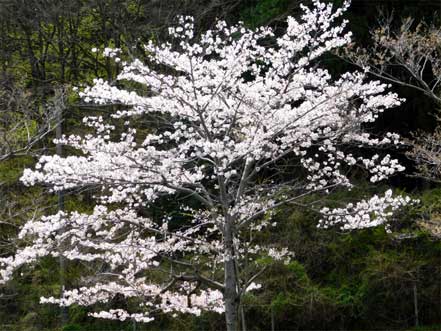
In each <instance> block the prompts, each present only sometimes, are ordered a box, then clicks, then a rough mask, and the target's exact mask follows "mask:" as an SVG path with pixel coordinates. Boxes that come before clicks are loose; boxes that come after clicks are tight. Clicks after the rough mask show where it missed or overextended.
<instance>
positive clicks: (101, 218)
mask: <svg viewBox="0 0 441 331" xmlns="http://www.w3.org/2000/svg"><path fill="white" fill-rule="evenodd" d="M314 5H315V6H314V8H312V9H308V8H305V7H303V16H302V18H301V22H298V21H296V20H295V19H294V18H292V17H290V18H288V19H287V29H286V32H285V34H283V35H282V36H281V37H275V36H274V34H273V32H272V30H271V29H270V28H260V29H258V30H256V31H251V30H248V29H247V28H245V27H244V26H242V25H241V24H239V25H235V26H227V25H226V23H224V22H222V21H220V22H218V23H217V25H216V28H215V29H214V30H212V31H207V32H205V33H204V34H202V35H201V36H200V37H196V36H194V33H193V19H192V18H191V17H181V18H180V19H179V21H178V24H177V26H175V27H173V28H170V29H169V32H170V35H171V37H172V38H174V39H175V42H174V43H173V44H172V43H165V44H162V45H155V44H154V43H149V44H147V45H146V46H145V49H146V52H147V53H148V54H149V63H148V64H147V65H146V64H143V63H141V61H139V60H137V59H135V60H133V61H131V62H130V63H125V64H124V69H123V71H122V73H121V74H120V75H119V77H118V82H117V85H115V86H111V85H110V84H109V83H108V82H105V81H103V80H102V79H97V80H95V85H94V86H92V87H89V88H86V89H85V90H84V91H83V92H82V97H83V98H84V100H85V101H86V102H95V103H98V104H118V105H123V106H124V105H125V106H126V108H125V110H118V111H115V112H114V113H113V114H112V116H111V117H112V119H110V120H108V121H107V120H104V119H103V118H102V117H91V116H89V117H85V118H84V124H85V125H87V126H89V127H90V128H91V130H92V131H93V132H94V133H93V134H89V135H86V136H84V137H79V136H69V137H64V138H63V139H62V141H61V142H62V143H63V144H65V145H67V146H70V147H73V148H76V149H78V150H79V151H81V154H80V156H68V157H64V158H62V157H59V156H56V155H54V156H43V157H41V158H40V160H39V162H38V164H37V165H36V168H35V170H29V169H27V170H25V172H24V174H23V177H22V180H23V182H24V183H26V184H28V185H34V184H36V183H44V184H46V185H50V186H51V187H52V188H53V190H54V191H58V190H70V189H73V188H78V187H81V188H85V187H95V188H96V187H99V188H101V190H100V194H99V195H98V196H97V205H96V207H95V209H94V211H93V213H92V214H91V215H89V214H81V213H78V212H73V213H69V214H68V213H63V212H59V213H58V214H56V215H52V216H47V217H44V218H42V219H41V220H38V221H36V220H32V221H29V222H28V223H27V224H25V225H24V227H23V228H22V230H21V232H20V234H19V237H20V238H26V239H27V240H28V244H27V245H26V246H23V247H22V248H20V249H18V250H17V252H16V254H15V256H10V257H6V258H2V259H1V260H0V263H1V266H2V270H1V280H2V281H3V282H4V281H6V280H7V279H9V278H10V277H11V276H12V275H13V273H14V270H16V269H18V268H19V267H20V266H22V265H24V264H28V263H33V262H35V261H36V260H37V259H38V258H40V257H42V256H46V255H52V256H58V254H60V252H61V254H62V255H63V256H64V257H65V258H66V259H70V260H80V261H85V262H90V263H93V262H96V261H100V262H101V263H104V266H105V268H103V269H102V270H99V271H98V272H97V275H96V277H94V278H93V280H94V281H93V282H91V283H89V284H85V286H84V287H81V288H78V289H73V290H71V291H66V292H65V293H64V296H63V297H62V298H59V299H56V298H42V299H41V301H42V302H50V303H57V304H60V305H62V306H64V305H71V304H80V305H94V304H95V303H102V302H108V301H110V300H112V299H113V298H115V297H116V296H118V297H121V296H122V297H125V298H127V299H129V300H131V301H132V302H138V303H139V305H138V306H137V307H138V310H137V311H130V312H129V311H126V310H123V309H111V310H108V311H97V312H94V313H92V314H91V315H92V316H95V317H98V318H108V319H116V320H126V319H134V320H136V321H141V322H149V321H152V320H153V319H154V316H155V314H157V313H158V312H163V313H172V314H176V313H192V314H196V315H199V314H200V313H201V311H202V310H209V311H215V312H219V313H225V318H226V327H227V329H228V330H235V329H236V328H237V319H238V318H237V311H238V308H239V305H240V301H241V298H242V296H243V295H244V293H245V292H247V291H250V290H252V289H256V288H259V286H260V284H256V283H255V281H257V280H258V277H260V276H261V275H262V274H263V273H264V271H265V269H264V268H263V269H260V270H259V269H258V264H257V263H252V262H253V261H254V262H256V260H257V259H258V258H260V257H262V256H267V257H269V258H272V259H273V260H282V261H289V259H290V257H291V256H292V254H291V252H289V251H288V250H287V249H286V248H284V247H280V245H277V243H268V244H265V242H262V241H261V240H260V241H259V240H258V238H259V236H256V235H254V236H253V232H257V231H265V230H267V231H268V230H269V229H270V228H271V227H273V226H277V224H275V223H274V222H273V221H272V220H271V214H272V212H273V211H274V210H275V208H277V207H278V206H281V205H283V204H285V203H288V202H296V201H301V199H302V198H303V197H305V196H306V195H309V194H312V193H314V194H315V195H316V196H321V195H326V194H327V193H329V192H330V191H331V190H335V189H351V187H352V184H351V182H350V180H349V178H348V177H347V175H346V174H347V170H348V169H349V168H350V167H352V166H354V165H357V166H361V167H363V168H364V169H366V173H367V174H369V176H370V180H371V181H372V182H377V181H380V180H383V179H385V178H387V177H388V176H390V175H392V174H394V173H395V172H397V171H402V170H404V168H403V167H402V166H400V165H399V164H398V162H397V161H396V160H393V159H392V158H391V157H390V156H389V155H384V154H383V155H378V154H376V155H373V156H372V157H369V158H366V157H365V156H360V155H362V154H361V153H360V155H357V154H355V153H356V151H357V150H360V147H362V146H368V147H370V148H372V147H375V146H380V147H385V146H386V145H389V144H397V143H399V137H398V136H397V135H395V134H392V133H388V134H387V135H386V136H385V137H384V138H382V139H378V138H374V137H371V135H370V134H369V133H368V132H365V131H364V128H365V127H366V125H365V124H366V123H371V122H374V121H375V119H376V118H377V117H378V115H379V114H380V113H381V112H383V111H384V110H385V109H388V108H391V107H394V106H396V105H398V104H400V100H399V99H398V97H397V96H396V95H395V94H393V93H387V92H385V90H386V88H387V86H386V85H384V84H381V83H379V82H376V81H368V82H366V81H365V74H364V73H360V72H355V73H345V74H343V75H341V77H339V78H338V79H333V78H332V77H331V76H330V74H329V73H328V71H327V70H325V69H321V68H319V66H318V65H317V64H318V59H319V58H320V56H321V55H322V54H324V53H325V52H327V51H329V50H331V49H334V48H337V47H341V46H343V45H345V44H347V43H348V42H350V33H345V32H344V28H345V25H346V22H345V21H343V20H341V15H342V14H343V12H344V11H345V9H346V8H347V7H348V3H345V4H344V6H343V8H340V9H337V10H333V8H332V6H331V5H325V4H322V3H320V2H319V1H315V2H314ZM106 53H107V54H108V55H109V56H111V57H115V60H116V61H120V59H119V58H118V57H117V56H118V50H106ZM124 86H130V87H131V89H129V88H128V89H124V88H123V87H124ZM134 87H137V89H136V91H137V92H135V91H134ZM140 87H142V88H140ZM139 91H143V92H142V93H141V92H139ZM140 119H144V120H149V121H151V123H152V126H151V128H150V131H149V132H148V133H147V134H146V133H145V132H144V133H142V134H141V131H139V132H137V131H136V129H135V128H134V126H135V124H136V122H137V121H139V120H140ZM122 122H124V128H120V127H117V126H118V125H117V124H118V123H122ZM121 130H122V131H123V133H121ZM348 150H350V151H351V152H347V151H348ZM381 150H382V151H384V148H382V149H381ZM383 153H384V152H383ZM364 154H366V153H365V151H364ZM286 169H295V172H292V171H291V172H288V171H287V170H286ZM165 197H172V198H173V201H174V202H173V204H177V205H178V206H179V208H180V211H181V212H182V215H185V216H181V217H180V218H179V219H178V218H176V217H174V216H172V214H170V215H162V216H161V217H159V216H158V215H157V214H158V212H157V211H156V212H155V213H149V210H152V209H153V208H154V207H155V206H157V205H158V204H159V203H160V202H163V201H164V198H165ZM168 201H171V199H169V200H168ZM408 202H409V200H408V199H406V198H403V197H400V196H398V197H393V196H392V192H391V191H390V190H388V191H386V192H385V193H384V195H380V196H373V197H367V198H366V200H363V201H360V202H358V203H356V204H348V205H347V206H346V207H344V208H338V209H329V208H323V209H322V210H321V212H322V215H323V217H322V220H321V221H320V224H319V226H321V227H328V226H341V227H342V228H343V229H346V230H351V229H357V228H364V227H370V226H376V225H379V224H382V223H384V222H386V221H387V218H388V217H389V216H391V215H392V213H393V211H394V210H396V209H397V208H399V207H400V206H403V205H405V204H406V203H408ZM176 213H177V211H175V212H174V214H173V215H175V214H176ZM148 215H155V217H153V216H152V217H150V218H149V217H148ZM250 261H251V262H250ZM98 277H101V279H98ZM97 279H98V280H97Z"/></svg>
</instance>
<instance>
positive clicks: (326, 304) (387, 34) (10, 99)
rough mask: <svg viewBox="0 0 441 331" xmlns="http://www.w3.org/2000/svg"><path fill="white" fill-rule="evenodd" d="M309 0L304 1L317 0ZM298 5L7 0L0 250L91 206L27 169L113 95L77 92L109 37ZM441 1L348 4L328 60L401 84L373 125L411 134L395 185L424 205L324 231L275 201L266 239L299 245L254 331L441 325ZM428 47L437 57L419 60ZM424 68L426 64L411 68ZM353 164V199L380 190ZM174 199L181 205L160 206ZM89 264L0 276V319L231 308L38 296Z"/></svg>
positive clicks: (88, 195) (274, 282) (57, 326)
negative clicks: (388, 221) (369, 223)
mask: <svg viewBox="0 0 441 331" xmlns="http://www.w3.org/2000/svg"><path fill="white" fill-rule="evenodd" d="M302 2H303V3H304V4H308V0H304V1H302ZM328 2H329V1H328ZM332 2H333V3H335V4H336V5H341V3H342V1H340V0H332ZM299 4H300V2H299V1H297V0H186V1H182V0H167V1H161V0H58V1H54V0H1V1H0V29H1V32H0V254H2V255H8V254H10V253H11V251H13V250H14V249H15V248H16V245H17V242H16V241H15V239H14V238H15V237H16V234H17V232H18V229H19V227H20V225H22V224H23V222H24V221H25V220H27V219H29V218H32V217H38V216H39V215H43V214H50V213H54V212H56V211H57V210H59V209H63V210H66V211H72V210H79V211H84V212H87V211H90V210H91V209H92V208H93V199H92V196H93V194H92V192H90V191H87V190H85V191H77V192H75V193H74V194H65V195H64V194H58V195H54V194H50V193H49V192H48V191H47V189H46V188H45V187H31V188H29V187H26V186H24V185H23V184H22V183H21V182H20V181H19V178H20V176H21V175H22V173H23V169H25V168H29V167H32V166H33V165H34V164H35V162H36V160H37V159H38V157H39V156H41V155H44V154H50V155H52V154H55V153H57V154H60V155H69V153H72V151H70V150H63V149H62V148H61V146H57V145H55V144H54V143H53V139H54V138H55V137H60V136H61V135H62V134H69V133H73V132H75V133H76V134H80V133H81V130H83V129H82V127H81V125H80V124H81V118H82V116H83V115H84V113H86V112H89V113H96V114H106V113H108V112H109V109H108V108H106V107H98V106H94V105H91V104H85V103H84V102H82V100H81V99H80V98H79V97H78V95H77V92H76V91H75V90H76V87H81V86H85V85H88V84H91V82H92V80H93V78H95V77H102V78H104V79H107V80H110V81H112V80H113V79H114V78H115V76H116V75H117V73H118V72H119V70H120V69H121V68H120V66H119V65H118V63H115V62H112V61H110V60H109V59H108V58H105V57H103V56H102V51H103V49H104V48H106V47H116V48H121V49H122V50H123V53H125V54H127V56H134V57H139V58H141V59H142V58H143V56H145V54H144V52H145V50H144V49H143V47H142V44H143V43H145V42H148V41H149V40H154V41H163V40H166V38H167V33H166V32H167V28H168V26H169V25H170V24H171V22H173V20H174V18H175V17H176V15H178V14H185V15H192V16H194V17H195V23H196V27H197V28H198V29H199V30H200V31H204V30H206V29H209V28H211V27H212V25H213V24H214V22H215V19H216V18H221V19H224V20H226V21H227V22H229V23H234V22H237V21H244V23H245V24H246V25H247V26H249V27H258V26H261V25H270V26H272V27H273V28H275V29H276V31H277V29H283V27H284V19H285V18H286V16H288V15H291V16H296V15H298V14H299ZM440 13H441V2H440V1H432V0H420V1H413V0H376V1H375V0H353V1H352V5H351V7H350V9H349V10H348V12H347V14H346V18H347V19H348V20H349V30H351V31H352V32H353V33H354V45H353V47H351V48H349V49H347V50H346V52H341V53H338V54H328V55H326V56H325V57H324V58H323V59H322V62H323V63H324V65H325V66H326V67H327V68H328V69H329V70H330V71H331V72H334V73H339V72H342V71H344V70H355V69H356V68H358V67H359V66H360V65H363V64H366V63H369V64H371V65H372V66H373V68H376V69H377V70H376V71H375V70H373V72H372V76H373V78H375V76H376V78H378V77H380V78H382V79H384V80H385V81H387V82H388V83H391V84H392V89H393V90H394V91H396V92H397V93H398V94H399V95H400V97H403V98H405V99H406V102H405V103H403V105H402V106H400V109H399V110H395V111H393V112H386V113H385V114H384V115H383V116H382V117H381V118H380V120H379V121H377V122H376V124H375V125H376V126H375V128H374V129H375V130H376V131H377V132H378V133H379V134H381V133H382V132H386V131H394V132H398V133H400V134H401V135H402V136H403V137H405V138H407V139H409V145H408V146H405V147H403V148H400V149H399V150H398V151H393V153H394V154H395V155H394V156H395V157H398V158H399V159H400V160H401V162H402V163H403V164H405V165H406V167H407V169H408V171H407V172H406V175H399V176H395V177H393V178H392V180H391V181H390V184H391V185H392V186H393V187H394V188H396V189H398V190H401V191H404V192H406V193H408V194H410V195H411V196H413V197H415V198H417V199H419V200H420V201H421V203H420V204H418V205H415V206H414V207H412V208H411V209H410V210H407V211H406V212H405V213H404V212H402V213H400V214H399V215H398V216H397V217H396V219H395V220H394V222H393V228H392V232H391V233H388V232H386V231H385V229H384V228H382V227H379V228H371V229H365V230H360V231H355V232H346V233H342V232H341V231H338V230H328V231H326V233H324V232H323V231H319V230H318V229H317V228H316V224H317V215H316V214H315V213H313V212H311V211H310V210H308V209H306V208H300V207H296V206H285V207H283V208H281V210H278V212H277V216H276V217H277V218H280V219H284V220H287V221H286V222H283V223H282V224H284V225H283V227H279V228H278V229H277V231H274V232H273V233H271V238H268V239H269V240H273V241H277V242H281V243H283V244H284V246H286V247H289V248H290V250H291V251H294V252H295V259H293V260H294V262H291V263H289V264H287V265H285V264H283V263H280V264H276V265H274V264H272V265H271V267H270V268H269V270H268V271H267V273H266V286H265V290H264V291H259V292H255V293H254V292H253V294H249V295H247V297H246V298H245V301H244V302H243V305H244V315H245V319H246V321H247V330H392V329H394V330H395V329H396V330H439V329H441V188H440V187H439V180H440V179H441V177H440V176H439V171H440V170H439V169H440V168H439V166H440V163H441V161H439V160H440V158H439V157H438V156H439V154H437V153H439V152H438V151H439V150H440V149H439V147H438V146H439V145H440V144H441V133H439V131H437V123H438V117H439V110H440V105H441V97H440V95H441V94H440V93H438V92H439V87H438V86H436V82H438V81H437V78H438V77H439V78H440V79H441V64H440V62H439V61H440V60H439V57H438V58H437V57H436V55H437V54H438V55H440V53H441V30H440V29H441V14H440ZM392 31H396V32H394V33H392ZM391 36H395V37H391ZM388 38H390V39H388ZM393 38H395V39H394V40H395V41H400V42H401V44H400V47H401V48H400V49H401V50H402V51H403V53H402V57H401V59H402V60H403V62H399V59H400V58H398V62H396V63H395V62H393V61H394V59H391V58H390V57H388V55H387V54H388V47H389V51H390V47H393V45H397V44H398V42H397V43H395V44H393V43H392V41H393V40H392V39H393ZM387 41H390V43H388V42H387ZM406 47H407V48H406ZM404 49H405V50H404ZM412 52H415V53H412ZM418 52H419V53H418ZM409 54H417V55H420V56H423V57H421V58H418V59H417V58H416V57H412V56H409ZM429 54H430V56H429ZM415 56H416V55H415ZM424 56H426V57H424ZM412 59H413V61H414V62H415V63H416V64H415V63H414V64H415V66H412V61H411V60H412ZM421 59H423V61H424V60H426V62H427V66H426V64H424V66H423V67H418V65H420V66H421V63H420V62H419V61H421ZM438 66H439V67H438ZM415 68H417V69H418V68H419V69H421V70H417V74H416V75H413V73H415V70H414V71H412V69H415ZM434 82H435V83H434ZM431 84H432V85H431ZM433 84H435V86H434V85H433ZM140 125H141V127H142V125H143V124H142V123H141V124H140ZM437 139H439V140H437ZM421 162H422V163H421ZM437 162H438V163H437ZM353 176H354V180H356V181H357V182H358V184H359V185H358V187H357V189H356V190H354V191H352V192H351V195H352V196H353V197H354V199H356V198H357V194H360V196H361V194H362V193H364V192H366V191H369V192H372V193H375V192H377V190H379V188H378V187H376V186H375V185H374V184H372V183H370V182H369V181H367V180H366V179H364V178H363V177H362V176H358V177H357V173H356V172H354V174H353ZM340 198H342V197H341V196H338V194H334V195H331V196H330V197H329V199H330V200H331V202H332V200H334V201H338V199H340ZM164 208H170V209H172V208H173V206H172V204H170V203H169V204H167V203H164V205H161V206H158V209H164ZM171 211H173V210H171ZM261 263H263V264H264V263H265V261H264V260H262V261H261ZM91 274H93V270H90V269H87V267H86V266H84V265H83V264H80V263H72V262H69V263H68V262H66V261H60V260H57V259H53V258H46V259H44V260H42V261H41V263H39V264H37V265H35V266H34V267H33V268H29V267H27V268H22V269H21V276H20V277H16V278H15V279H14V280H13V281H11V282H9V283H7V284H6V285H3V286H2V287H1V288H0V330H5V331H6V330H11V331H37V330H38V331H43V330H47V331H49V330H51V331H55V330H64V331H80V330H84V331H89V330H90V331H92V330H94V331H104V330H106V331H111V330H138V331H140V330H220V329H222V328H223V319H222V317H221V316H220V315H218V314H215V313H203V314H202V315H201V316H200V317H194V316H188V315H180V316H179V317H178V318H171V317H168V316H162V317H160V318H158V319H157V320H156V321H155V322H153V323H149V324H147V325H143V324H141V323H134V322H120V323H117V322H111V321H102V320H95V319H92V318H90V317H88V316H87V313H88V311H87V309H86V308H84V307H79V306H71V307H69V308H68V309H67V308H66V309H60V308H59V307H57V306H55V305H41V304H39V298H40V297H41V296H43V295H44V296H51V295H55V296H56V295H58V294H59V293H60V292H61V290H62V287H64V288H70V287H73V286H77V285H78V284H80V283H81V280H82V279H83V278H84V277H88V276H90V275H91Z"/></svg>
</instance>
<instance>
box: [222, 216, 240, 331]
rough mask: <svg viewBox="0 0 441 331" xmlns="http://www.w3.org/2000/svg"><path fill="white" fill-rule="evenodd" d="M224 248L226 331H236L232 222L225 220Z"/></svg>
mask: <svg viewBox="0 0 441 331" xmlns="http://www.w3.org/2000/svg"><path fill="white" fill-rule="evenodd" d="M224 248H225V293H224V301H225V322H226V324H227V331H236V330H237V310H238V298H237V281H236V270H235V260H234V247H233V224H232V220H231V219H229V218H226V222H225V228H224Z"/></svg>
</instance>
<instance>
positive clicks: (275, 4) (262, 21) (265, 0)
mask: <svg viewBox="0 0 441 331" xmlns="http://www.w3.org/2000/svg"><path fill="white" fill-rule="evenodd" d="M289 3H290V1H289V0H259V1H258V2H257V4H256V5H255V7H250V8H246V9H244V10H243V12H242V20H243V21H244V23H245V24H246V25H248V26H250V27H253V28H255V27H258V26H261V25H266V24H268V22H269V21H271V20H273V19H275V18H277V17H278V16H280V15H282V14H283V13H286V10H287V7H288V5H289Z"/></svg>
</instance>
